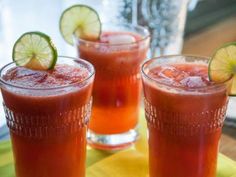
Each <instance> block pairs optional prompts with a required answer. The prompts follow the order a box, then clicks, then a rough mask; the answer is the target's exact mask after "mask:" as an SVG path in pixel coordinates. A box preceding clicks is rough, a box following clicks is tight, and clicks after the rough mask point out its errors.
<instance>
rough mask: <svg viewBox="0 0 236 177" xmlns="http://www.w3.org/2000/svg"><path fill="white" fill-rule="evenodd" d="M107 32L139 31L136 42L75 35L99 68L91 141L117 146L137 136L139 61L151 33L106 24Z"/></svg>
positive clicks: (84, 53) (80, 47)
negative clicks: (94, 39)
mask: <svg viewBox="0 0 236 177" xmlns="http://www.w3.org/2000/svg"><path fill="white" fill-rule="evenodd" d="M102 27H103V29H102V32H104V33H106V32H107V33H121V34H123V33H127V34H134V35H138V36H139V38H140V39H138V40H137V41H135V42H133V41H132V42H128V43H127V42H126V43H120V44H110V43H104V42H100V41H86V40H82V39H76V48H77V50H78V55H79V57H81V58H84V59H86V60H88V61H89V62H91V63H92V64H93V65H94V67H95V70H96V76H95V81H94V89H93V108H92V117H91V121H90V123H89V136H88V143H89V144H90V145H91V146H93V147H95V148H98V149H106V150H117V149H122V148H125V147H127V146H130V145H131V144H132V143H133V142H134V141H135V140H136V138H137V136H138V133H137V131H136V126H137V124H138V117H139V106H140V96H141V79H140V72H139V71H140V65H141V63H142V62H143V60H144V59H145V58H146V54H147V50H148V48H149V33H148V31H147V30H146V29H145V28H143V27H140V26H133V25H129V24H120V25H112V24H109V25H108V24H103V26H102Z"/></svg>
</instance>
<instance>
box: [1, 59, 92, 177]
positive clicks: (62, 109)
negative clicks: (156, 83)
mask: <svg viewBox="0 0 236 177" xmlns="http://www.w3.org/2000/svg"><path fill="white" fill-rule="evenodd" d="M58 62H59V63H60V64H57V65H56V67H55V68H54V69H53V70H49V71H36V70H30V69H27V68H23V67H16V66H14V64H10V65H6V66H5V67H3V69H2V70H1V82H2V89H1V90H2V96H3V100H4V109H5V114H6V118H7V124H8V126H9V128H10V133H11V141H12V145H13V153H14V159H15V170H16V176H17V177H43V176H44V177H83V176H85V157H86V127H87V123H88V119H89V116H90V111H91V99H90V97H91V92H92V83H93V76H94V71H93V68H92V65H90V64H89V63H87V62H85V61H83V60H78V61H75V60H72V59H68V58H60V60H59V61H58ZM62 63H63V64H62ZM64 63H68V64H64Z"/></svg>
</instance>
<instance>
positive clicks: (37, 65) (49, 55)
mask: <svg viewBox="0 0 236 177" xmlns="http://www.w3.org/2000/svg"><path fill="white" fill-rule="evenodd" d="M12 58H13V61H14V62H15V63H16V65H18V66H24V67H27V68H30V69H35V70H47V69H52V68H54V66H55V64H56V61H57V50H56V47H55V45H54V44H53V42H52V40H51V38H50V37H49V36H48V35H46V34H44V33H42V32H38V31H32V32H27V33H24V34H23V35H21V36H20V38H19V39H18V40H17V41H16V42H15V44H14V47H13V51H12Z"/></svg>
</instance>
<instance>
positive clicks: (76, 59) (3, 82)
mask: <svg viewBox="0 0 236 177" xmlns="http://www.w3.org/2000/svg"><path fill="white" fill-rule="evenodd" d="M58 58H64V59H68V60H71V61H74V62H77V61H78V62H81V63H80V64H82V65H83V64H84V65H87V66H88V67H89V69H90V70H91V72H90V71H89V75H88V76H87V77H86V78H85V79H83V80H81V81H79V82H76V83H72V84H68V85H62V86H55V87H44V88H34V87H25V86H20V85H17V84H12V83H9V82H7V81H5V80H4V79H3V78H2V72H3V71H4V70H5V69H6V68H7V67H9V66H11V65H14V66H16V67H17V65H16V63H15V62H14V61H13V62H10V63H8V64H6V65H4V66H3V67H2V68H1V69H0V87H1V88H2V85H6V86H10V87H13V88H18V89H24V90H35V91H37V90H38V91H40V90H41V91H42V90H57V89H63V88H69V87H72V86H76V85H78V84H81V83H83V82H86V81H88V80H89V79H90V78H92V77H93V76H94V75H95V69H94V67H93V65H92V64H91V63H89V62H88V61H86V60H84V59H81V58H75V57H69V56H62V55H60V56H58V57H57V59H58ZM11 68H12V67H11Z"/></svg>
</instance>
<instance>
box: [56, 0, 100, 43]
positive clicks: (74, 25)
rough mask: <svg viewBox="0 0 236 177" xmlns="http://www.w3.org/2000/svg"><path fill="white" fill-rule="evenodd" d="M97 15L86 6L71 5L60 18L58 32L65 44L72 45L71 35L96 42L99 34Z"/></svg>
mask: <svg viewBox="0 0 236 177" xmlns="http://www.w3.org/2000/svg"><path fill="white" fill-rule="evenodd" d="M101 26H102V25H101V20H100V18H99V15H98V13H97V12H96V11H95V10H94V9H93V8H91V7H89V6H86V5H81V4H78V5H73V6H71V7H69V8H67V9H66V10H64V12H63V13H62V15H61V17H60V32H61V34H62V37H63V38H64V39H65V41H66V42H68V43H69V44H71V45H73V35H75V36H76V37H78V38H81V39H85V40H98V39H99V38H100V34H101Z"/></svg>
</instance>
